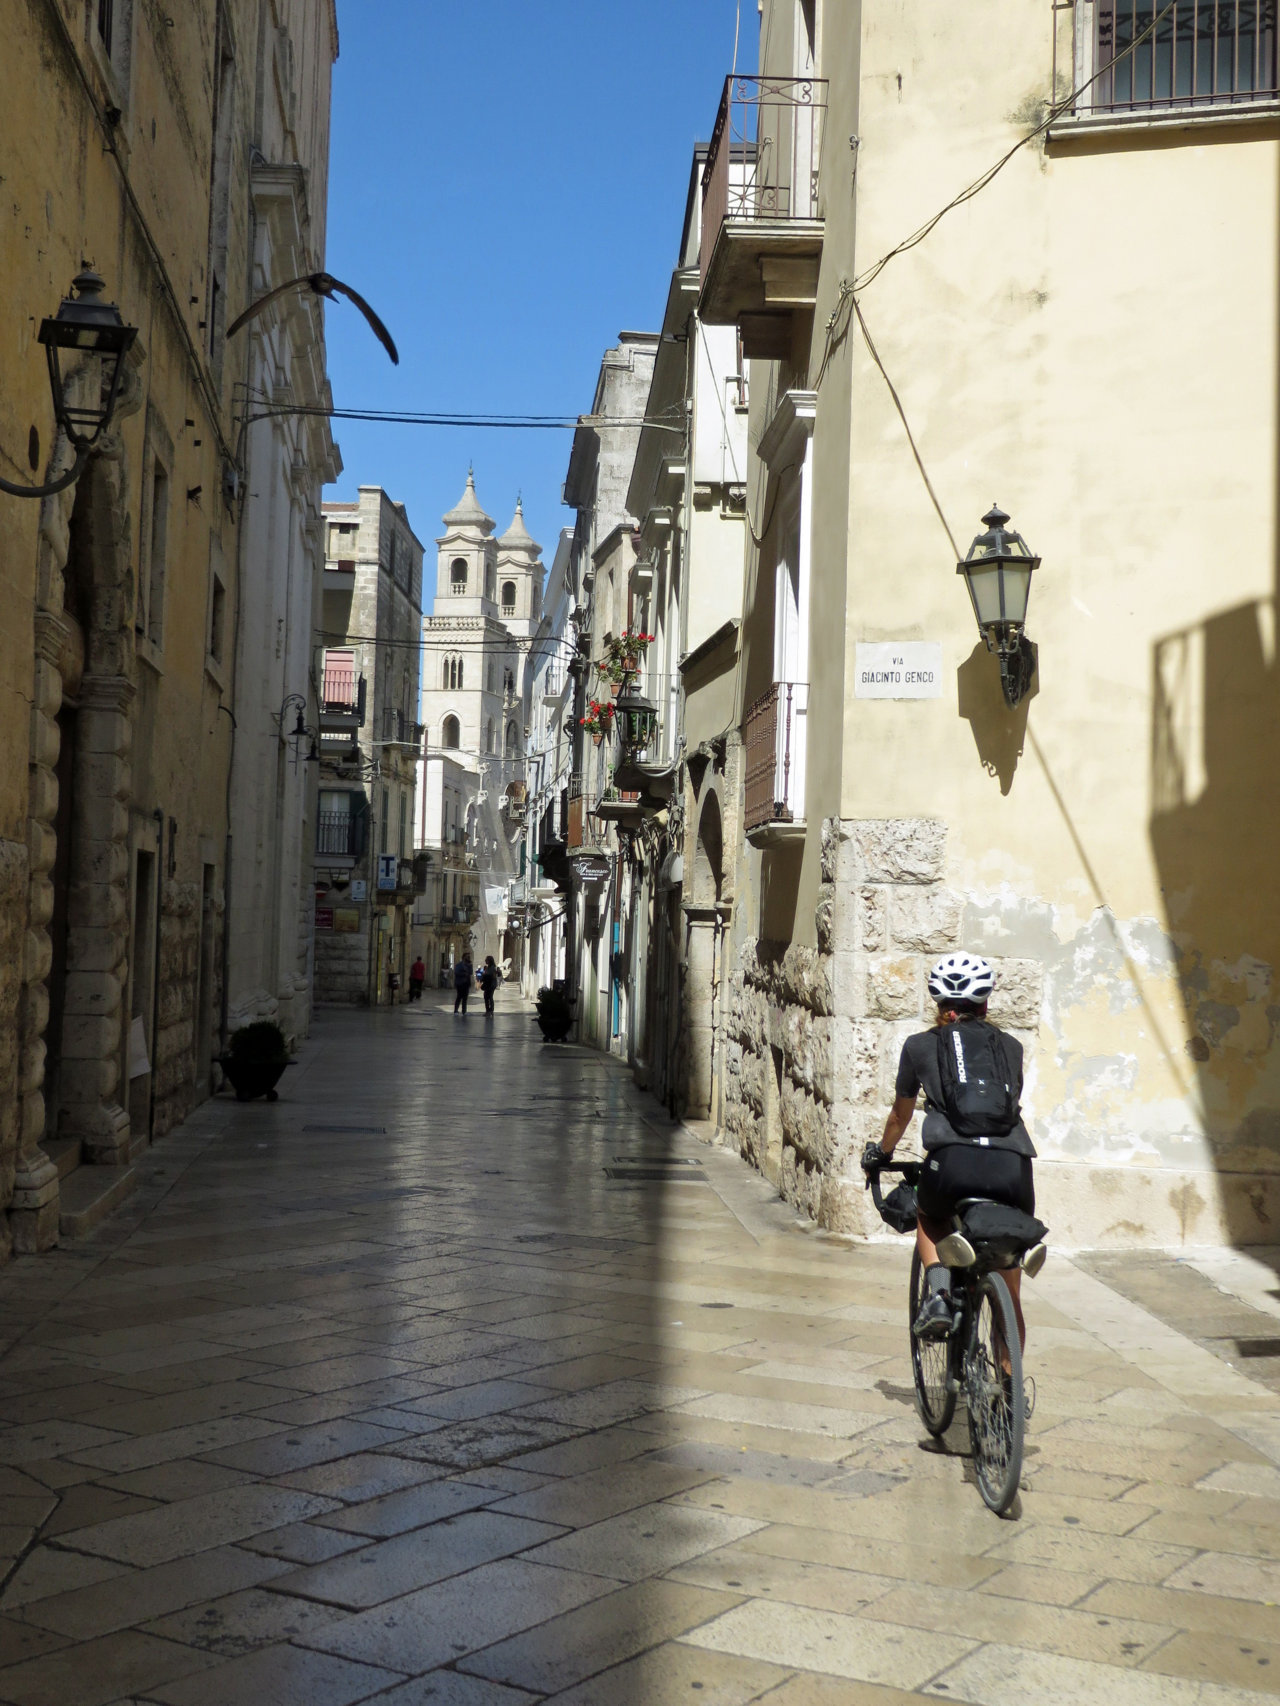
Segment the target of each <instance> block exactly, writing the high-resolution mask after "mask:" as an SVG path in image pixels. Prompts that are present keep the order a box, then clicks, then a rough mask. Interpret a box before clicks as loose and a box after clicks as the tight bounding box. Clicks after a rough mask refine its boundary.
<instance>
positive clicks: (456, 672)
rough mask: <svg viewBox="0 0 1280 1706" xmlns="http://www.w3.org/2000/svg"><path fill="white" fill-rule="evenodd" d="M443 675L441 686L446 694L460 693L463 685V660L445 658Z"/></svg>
mask: <svg viewBox="0 0 1280 1706" xmlns="http://www.w3.org/2000/svg"><path fill="white" fill-rule="evenodd" d="M442 674H443V680H442V681H441V686H442V687H443V688H444V690H445V692H446V693H455V692H457V691H459V689H461V687H462V685H463V680H462V675H463V659H462V658H460V657H450V658H445V660H444V669H443V671H442Z"/></svg>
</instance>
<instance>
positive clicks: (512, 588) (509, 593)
mask: <svg viewBox="0 0 1280 1706" xmlns="http://www.w3.org/2000/svg"><path fill="white" fill-rule="evenodd" d="M515 613H516V583H515V582H514V581H503V583H502V614H503V615H504V616H514V615H515Z"/></svg>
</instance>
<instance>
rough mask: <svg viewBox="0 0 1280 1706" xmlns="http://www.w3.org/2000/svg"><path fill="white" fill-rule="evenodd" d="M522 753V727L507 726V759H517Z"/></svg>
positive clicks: (514, 724)
mask: <svg viewBox="0 0 1280 1706" xmlns="http://www.w3.org/2000/svg"><path fill="white" fill-rule="evenodd" d="M519 753H520V725H519V724H518V723H508V724H507V757H508V758H516V757H518V756H519Z"/></svg>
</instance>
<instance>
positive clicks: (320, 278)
mask: <svg viewBox="0 0 1280 1706" xmlns="http://www.w3.org/2000/svg"><path fill="white" fill-rule="evenodd" d="M299 287H302V288H304V289H306V290H314V291H315V293H316V295H317V296H323V297H324V298H325V300H326V301H328V302H332V301H333V300H334V299H335V297H336V296H345V297H346V298H347V299H348V301H351V302H354V303H355V305H356V307H357V308H358V309H359V310H360V312H361V313H362V314H363V315H364V317H365V319H366V320H367V321H368V322H369V329H370V330H371V331H372V333H373V335H374V337H375V338H377V340H378V342H379V343H380V344H381V345H382V347H383V349H385V350H386V352H387V354H388V355H389V356H390V357H391V359H392V361H393V362H394V363H395V365H396V366H397V367H399V365H400V352H399V350H398V349H397V348H396V346H395V340H394V339H393V338H392V336H391V333H390V332H389V331H388V330H387V328H386V326H385V325H384V324H383V323H382V320H381V319H380V318H379V316H378V314H377V313H376V312H375V311H374V309H373V308H372V307H370V305H369V304H368V303H367V302H366V301H365V299H364V297H363V296H361V294H360V292H359V291H358V290H353V289H352V288H351V286H350V285H349V284H343V282H342V280H341V279H340V278H334V276H333V274H332V273H327V272H313V273H304V274H303V275H302V277H301V278H291V279H288V280H287V281H286V282H285V283H284V284H278V285H276V287H275V289H274V290H269V291H268V292H267V294H266V295H265V296H260V297H259V298H258V300H257V301H256V302H253V303H251V304H250V305H249V307H248V308H246V309H245V311H244V313H243V314H239V315H237V316H236V318H235V319H234V320H233V321H232V322H231V324H230V325H229V326H228V327H227V336H228V337H229V338H233V337H235V335H236V333H237V332H238V331H239V330H240V328H241V327H242V326H247V325H248V323H249V321H250V320H252V319H255V318H256V317H257V315H259V314H261V312H262V310H263V309H264V308H266V307H267V306H268V305H269V304H270V303H272V302H274V301H275V299H276V297H277V296H283V295H284V293H285V291H286V290H296V289H298V288H299Z"/></svg>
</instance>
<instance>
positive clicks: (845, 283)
mask: <svg viewBox="0 0 1280 1706" xmlns="http://www.w3.org/2000/svg"><path fill="white" fill-rule="evenodd" d="M1177 3H1178V0H1166V3H1165V5H1164V6H1163V7H1162V8H1161V9H1160V11H1158V12H1157V13H1156V14H1155V15H1154V17H1153V18H1152V19H1151V22H1150V23H1149V24H1147V25H1146V26H1145V27H1144V28H1143V29H1141V30H1140V31H1139V32H1138V34H1137V35H1136V36H1135V37H1134V38H1133V40H1132V41H1131V42H1128V43H1127V44H1126V45H1125V46H1124V47H1123V48H1121V50H1120V52H1119V53H1117V54H1115V55H1114V56H1113V57H1112V58H1111V59H1109V60H1108V61H1107V63H1106V64H1105V65H1103V66H1101V67H1100V68H1099V69H1098V70H1097V71H1095V72H1094V73H1093V75H1092V76H1091V77H1087V78H1086V79H1085V80H1084V82H1083V83H1079V84H1077V85H1076V87H1075V88H1073V89H1072V90H1071V92H1070V94H1068V95H1066V96H1065V97H1064V98H1063V99H1062V100H1060V101H1054V102H1051V103H1050V105H1049V107H1048V109H1047V111H1046V113H1045V116H1044V118H1043V119H1042V120H1041V121H1040V123H1039V124H1038V125H1036V126H1035V128H1034V129H1033V130H1029V131H1028V132H1027V134H1026V135H1025V136H1021V137H1019V138H1018V140H1017V142H1015V143H1014V145H1013V147H1012V148H1008V149H1006V150H1005V152H1004V153H1003V154H1002V155H1001V156H1000V158H999V159H998V160H996V161H995V162H994V164H993V165H991V166H988V167H987V169H986V171H985V172H981V173H980V174H979V175H978V176H977V177H976V178H975V179H974V180H973V182H972V183H970V184H967V185H966V186H965V188H964V189H962V190H961V191H959V193H958V194H956V195H954V196H952V198H951V200H950V201H949V202H947V203H946V204H945V205H944V206H943V207H941V208H939V210H938V211H937V213H935V214H933V215H932V216H931V217H930V218H929V219H926V220H925V222H924V224H923V225H919V226H917V227H916V229H915V230H914V231H913V232H912V233H911V234H910V236H908V237H904V238H903V239H902V241H901V242H900V243H895V244H894V246H893V248H891V249H888V250H886V251H885V253H884V254H883V255H881V256H880V258H879V260H877V261H874V262H873V263H872V264H871V265H870V266H869V267H867V268H866V269H865V270H864V271H863V272H860V273H858V274H857V275H856V276H855V277H854V278H852V279H842V280H841V281H840V286H839V291H838V294H837V299H836V305H835V307H834V308H833V309H832V311H831V316H830V318H829V319H828V321H827V330H826V341H825V344H824V347H823V352H822V361H821V363H820V364H819V367H818V377H817V379H816V380H815V381H814V389H815V390H818V389H820V388H821V385H822V381H823V379H824V377H825V376H826V372H827V369H828V367H829V366H830V364H831V358H832V356H833V355H834V354H835V350H836V347H837V346H838V344H839V342H840V340H841V338H843V336H844V333H845V331H846V330H847V329H848V317H847V316H846V317H845V321H844V325H843V326H842V325H841V324H840V320H841V316H842V314H843V313H844V311H845V310H846V308H847V307H848V306H849V305H850V303H851V302H852V300H853V298H854V296H855V294H856V293H858V292H860V291H863V290H866V289H867V287H868V286H869V285H872V284H874V283H875V281H876V280H877V279H878V278H879V277H880V275H881V273H882V272H883V271H884V270H885V268H886V267H887V266H888V265H889V263H890V262H891V261H893V260H896V258H897V257H898V256H899V255H903V254H906V253H907V252H908V251H909V250H911V249H914V248H917V247H918V246H919V245H920V244H921V243H923V242H924V240H925V238H926V237H928V236H929V235H930V234H931V233H932V232H933V231H934V230H936V228H937V227H938V226H939V225H940V224H941V223H942V221H943V220H944V219H945V218H946V216H947V215H948V214H949V213H952V212H954V211H955V209H956V208H957V207H963V206H964V204H965V203H966V202H969V201H972V200H973V199H974V197H975V196H978V195H980V194H981V193H982V191H983V190H985V189H986V188H987V186H988V185H989V184H990V183H992V182H993V180H994V179H995V178H996V177H997V176H998V175H999V174H1000V173H1001V172H1002V171H1003V170H1004V168H1005V167H1006V166H1007V165H1008V164H1009V162H1010V160H1012V159H1013V158H1014V156H1015V155H1017V154H1019V153H1021V151H1022V150H1023V149H1024V148H1026V147H1027V146H1028V145H1029V144H1030V143H1032V142H1034V141H1035V140H1036V139H1037V138H1038V137H1041V136H1043V135H1044V134H1045V132H1046V131H1047V130H1048V129H1049V128H1050V126H1051V125H1053V124H1054V123H1055V122H1056V121H1057V120H1058V119H1060V118H1061V117H1062V116H1063V114H1064V113H1067V112H1070V111H1071V109H1072V108H1073V107H1074V106H1075V104H1076V102H1077V101H1078V100H1079V99H1080V97H1081V95H1084V94H1087V93H1088V91H1089V90H1090V89H1091V88H1092V87H1093V85H1094V84H1095V83H1097V82H1098V81H1099V80H1100V79H1101V78H1103V77H1105V76H1106V75H1107V73H1108V72H1109V71H1110V70H1112V68H1113V67H1114V66H1116V65H1118V64H1119V63H1120V61H1121V60H1122V59H1127V58H1128V57H1129V55H1130V54H1132V53H1134V52H1135V51H1136V50H1137V49H1138V48H1139V47H1141V46H1142V45H1143V43H1144V42H1146V41H1148V40H1150V38H1151V37H1152V36H1153V35H1154V34H1155V32H1156V30H1157V29H1158V28H1159V27H1160V25H1161V23H1163V21H1164V20H1165V18H1167V17H1168V16H1169V15H1170V14H1171V13H1172V11H1173V10H1174V8H1175V6H1176V5H1177ZM863 331H864V335H865V326H864V327H863ZM877 365H879V363H878V362H877ZM881 371H882V372H883V369H881ZM886 377H887V376H886Z"/></svg>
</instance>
